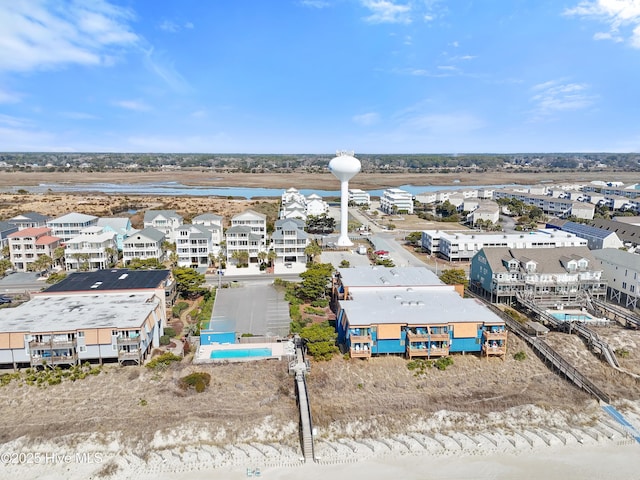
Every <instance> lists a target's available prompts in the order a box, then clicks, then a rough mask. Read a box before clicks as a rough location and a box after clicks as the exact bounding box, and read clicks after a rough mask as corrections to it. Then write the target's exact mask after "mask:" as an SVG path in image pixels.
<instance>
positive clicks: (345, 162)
mask: <svg viewBox="0 0 640 480" xmlns="http://www.w3.org/2000/svg"><path fill="white" fill-rule="evenodd" d="M353 153H354V152H343V151H338V152H336V155H337V156H336V157H335V158H333V159H332V160H331V161H330V162H329V170H330V171H331V173H333V174H334V175H335V176H336V178H337V179H338V180H340V237H339V238H338V242H337V244H338V246H340V247H350V246H352V245H353V242H352V241H351V240H349V210H348V207H349V180H350V179H351V178H353V177H354V176H355V175H356V174H357V173H358V172H359V171H360V160H358V159H357V158H355V157H354V156H353Z"/></svg>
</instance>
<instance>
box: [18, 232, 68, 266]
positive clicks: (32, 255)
mask: <svg viewBox="0 0 640 480" xmlns="http://www.w3.org/2000/svg"><path fill="white" fill-rule="evenodd" d="M8 239H9V259H10V260H11V263H12V264H13V267H14V268H15V269H16V270H17V271H19V272H27V271H29V270H31V269H32V268H33V267H31V266H30V265H31V264H32V263H34V262H35V261H36V260H37V259H38V257H41V256H43V255H47V256H49V257H51V258H52V259H53V258H54V251H55V249H56V248H58V247H59V246H60V245H61V239H60V238H58V237H54V236H52V235H51V229H50V228H48V227H33V228H25V229H23V230H18V231H17V232H13V233H10V234H9V236H8Z"/></svg>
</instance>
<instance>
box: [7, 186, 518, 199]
mask: <svg viewBox="0 0 640 480" xmlns="http://www.w3.org/2000/svg"><path fill="white" fill-rule="evenodd" d="M507 186H512V185H476V186H468V185H466V186H462V185H438V186H434V185H428V186H425V185H422V186H421V185H401V186H400V187H398V188H400V189H401V190H405V191H407V192H410V193H411V194H413V195H417V194H419V193H425V192H435V191H438V190H473V189H477V188H503V187H507ZM18 190H26V191H28V192H29V193H46V192H53V193H102V194H108V195H150V196H156V195H170V196H190V197H233V198H245V199H249V200H250V199H252V198H259V197H280V196H281V195H282V192H283V191H284V190H285V189H282V188H260V187H210V186H197V185H184V184H182V183H179V182H153V183H73V184H65V183H41V184H40V185H38V186H33V185H31V186H14V187H11V188H8V189H3V191H5V192H10V193H14V192H17V191H18ZM299 190H300V193H302V194H303V195H310V194H312V193H315V194H317V195H320V196H321V197H335V196H339V195H340V190H313V189H305V188H301V189H299ZM384 190H385V189H378V190H367V192H368V193H369V194H370V195H371V196H372V197H379V196H381V195H382V193H383V192H384Z"/></svg>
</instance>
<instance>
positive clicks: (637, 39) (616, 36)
mask: <svg viewBox="0 0 640 480" xmlns="http://www.w3.org/2000/svg"><path fill="white" fill-rule="evenodd" d="M563 13H564V15H567V16H576V17H582V18H593V19H595V20H598V21H600V22H602V23H606V24H607V25H608V26H609V31H608V32H598V33H596V34H595V35H594V39H596V40H613V41H616V42H620V41H623V39H624V38H625V36H627V35H628V36H629V43H630V44H631V46H633V47H634V48H640V1H639V0H584V1H582V2H580V3H579V4H578V5H576V6H575V7H573V8H567V9H566V10H565V11H564V12H563ZM627 27H632V30H631V32H628V33H626V34H624V33H620V31H621V30H625V29H626V28H627Z"/></svg>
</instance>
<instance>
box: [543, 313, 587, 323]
mask: <svg viewBox="0 0 640 480" xmlns="http://www.w3.org/2000/svg"><path fill="white" fill-rule="evenodd" d="M548 313H549V315H551V316H552V317H553V318H555V319H556V320H560V321H563V322H589V321H591V320H595V319H594V318H593V317H592V316H591V315H589V314H588V313H556V312H548Z"/></svg>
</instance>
